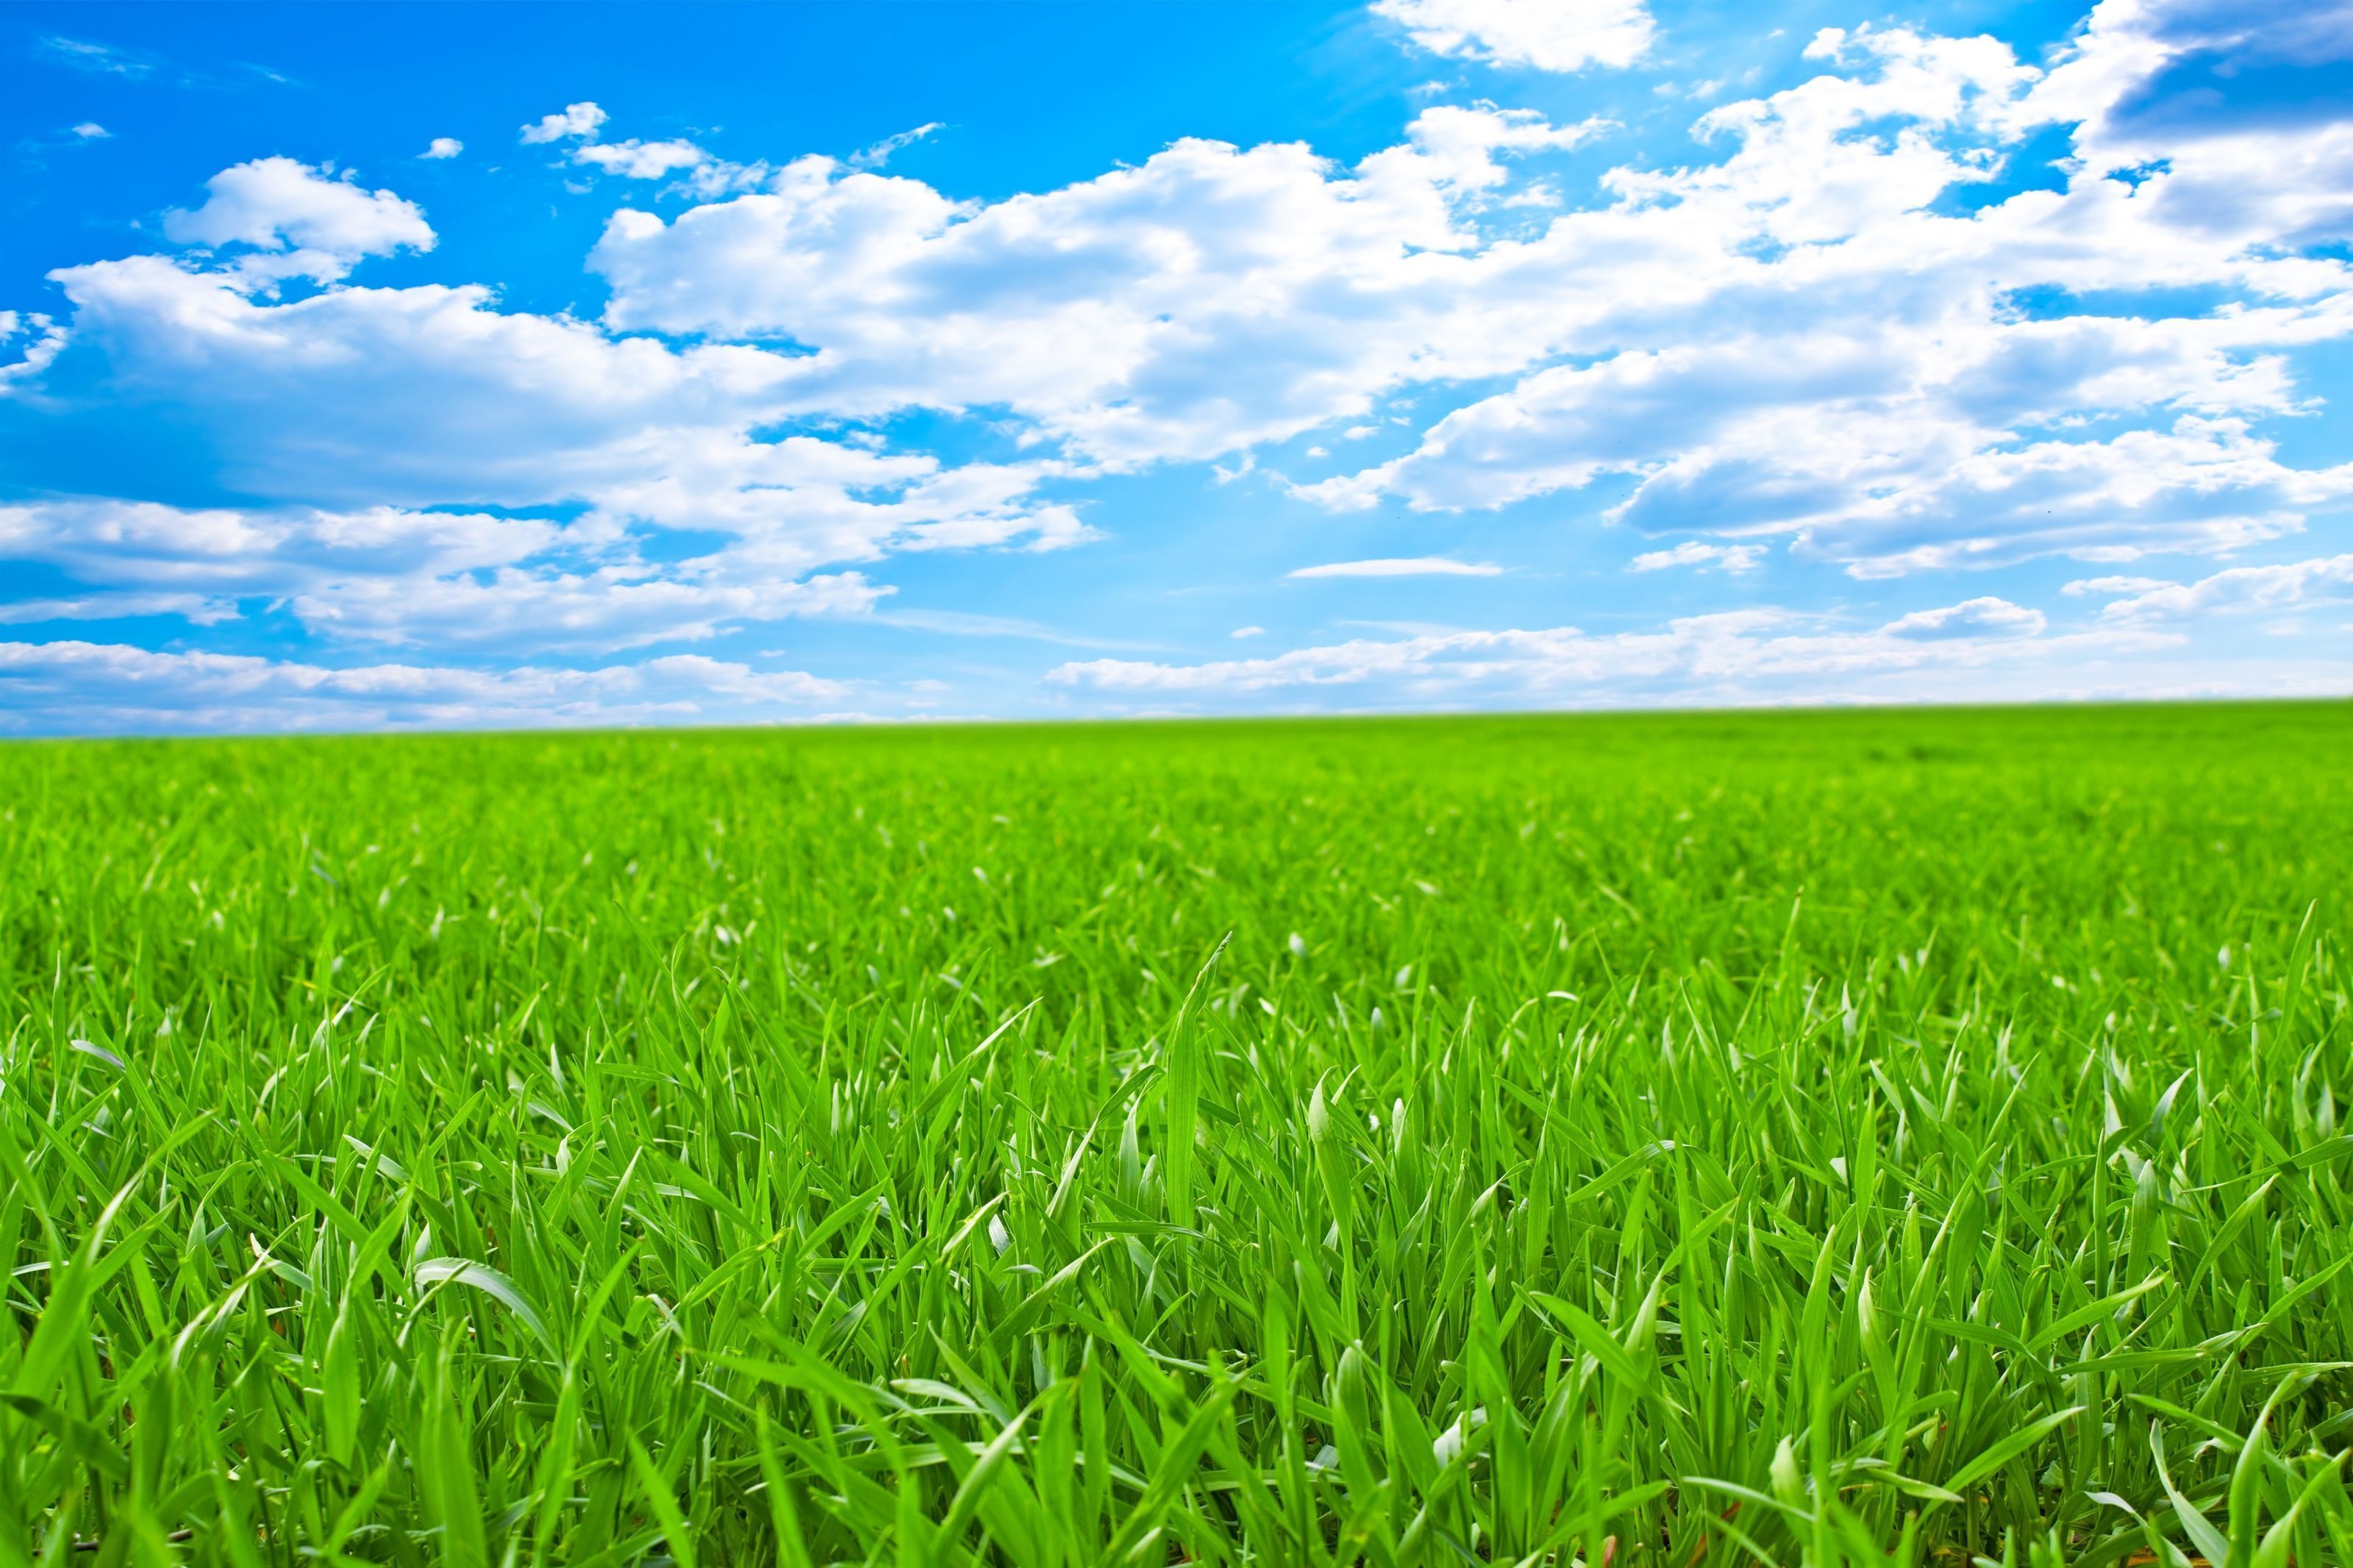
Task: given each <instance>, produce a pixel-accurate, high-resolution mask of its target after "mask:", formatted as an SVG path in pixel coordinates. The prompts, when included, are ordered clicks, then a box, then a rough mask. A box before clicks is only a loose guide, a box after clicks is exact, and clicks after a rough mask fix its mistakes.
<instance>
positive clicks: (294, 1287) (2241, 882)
mask: <svg viewBox="0 0 2353 1568" xmlns="http://www.w3.org/2000/svg"><path fill="white" fill-rule="evenodd" d="M2348 779H2353V706H2347V705H2342V704H2337V705H2326V706H2323V705H2299V706H2263V707H2221V706H2215V707H2194V708H2193V707H2177V708H2160V707H2145V708H2122V709H2085V710H2060V709H2042V710H2019V711H1995V710H1968V711H1944V712H1908V713H1900V714H1896V713H1804V714H1787V715H1754V716H1750V715H1741V716H1729V715H1694V716H1675V717H1655V718H1592V719H1587V718H1577V719H1557V720H1556V719H1479V720H1460V721H1453V720H1448V721H1382V722H1371V721H1366V722H1341V721H1326V722H1313V723H1295V724H1292V723H1258V724H1231V725H1175V724H1170V725H1132V726H1124V727H1116V728H1112V727H1083V728H1019V729H1014V728H1004V729H942V730H921V731H903V732H896V733H872V732H864V733H797V732H775V731H769V732H756V733H754V732H741V733H736V732H731V733H682V734H668V733H652V734H629V735H609V734H595V735H574V736H563V737H538V736H531V737H519V736H505V737H484V738H432V739H414V738H408V739H381V740H376V739H369V740H319V741H271V742H220V743H122V744H22V743H20V744H13V745H9V746H7V747H5V748H0V809H5V819H0V1011H5V1017H0V1079H5V1081H0V1257H5V1258H7V1259H9V1260H10V1266H11V1267H12V1268H13V1270H14V1272H13V1275H12V1277H11V1278H10V1279H9V1280H8V1281H7V1288H8V1305H9V1315H10V1317H11V1319H12V1321H13V1325H14V1327H13V1331H8V1332H5V1333H0V1389H6V1390H9V1391H12V1392H10V1393H9V1394H6V1395H5V1397H0V1568H11V1565H15V1564H28V1563H35V1562H38V1563H44V1564H52V1563H68V1562H80V1563H97V1564H100V1565H102V1568H117V1565H118V1564H123V1563H141V1564H149V1563H167V1562H173V1561H191V1560H193V1561H202V1562H206V1563H231V1564H237V1565H240V1568H244V1565H250V1564H257V1563H269V1564H283V1565H287V1568H292V1565H294V1564H298V1563H347V1562H351V1561H361V1562H369V1563H403V1564H421V1563H453V1564H463V1565H468V1568H474V1565H484V1568H487V1565H489V1564H503V1565H519V1564H537V1563H573V1564H591V1563H594V1564H608V1563H611V1564H617V1563H640V1562H660V1561H663V1560H668V1561H670V1562H674V1563H680V1564H685V1565H687V1568H694V1565H696V1564H701V1565H702V1568H714V1565H719V1564H737V1563H768V1562H780V1563H792V1564H799V1563H833V1562H844V1561H849V1562H870V1561H871V1562H877V1563H893V1564H906V1565H913V1564H921V1563H967V1562H990V1563H1017V1564H1023V1565H1031V1564H1038V1565H1045V1568H1055V1565H1060V1564H1080V1563H1139V1564H1154V1565H1157V1564H1162V1563H1179V1562H1196V1563H1239V1562H1250V1563H1281V1564H1288V1563H1370V1564H1391V1563H1430V1564H1440V1563H1463V1562H1466V1561H1467V1562H1473V1563H1489V1562H1494V1563H1504V1562H1512V1563H1560V1564H1567V1563H1572V1562H1579V1561H1581V1562H1582V1563H1585V1564H1588V1565H1589V1568H1600V1565H1601V1564H1604V1563H1608V1564H1611V1565H1613V1568H1624V1565H1626V1564H1629V1563H1658V1564H1661V1565H1662V1568H1688V1565H1691V1564H1695V1563H1715V1562H1723V1563H1734V1562H1743V1561H1764V1562H1768V1563H1796V1562H1799V1561H1800V1560H1805V1561H1810V1562H1813V1563H1823V1564H1828V1563H1834V1562H1846V1563H1889V1562H1904V1563H1932V1562H1933V1563H1953V1564H1960V1563H1966V1562H1967V1561H1968V1557H1969V1556H1970V1555H1971V1554H1979V1555H1983V1556H1985V1557H1988V1558H1990V1559H1993V1560H1995V1561H1997V1562H2001V1563H2018V1564H2021V1565H2023V1564H2028V1563H2032V1564H2036V1565H2042V1564H2056V1563H2062V1562H2064V1563H2081V1564H2098V1563H2148V1562H2164V1563H2179V1562H2180V1561H2182V1560H2183V1558H2184V1557H2185V1556H2186V1557H2188V1558H2198V1559H2204V1560H2206V1561H2209V1562H2212V1563H2222V1562H2224V1561H2226V1560H2227V1561H2228V1562H2229V1563H2232V1564H2253V1563H2270V1564H2284V1563H2290V1562H2293V1563H2297V1564H2313V1563H2324V1562H2334V1563H2346V1562H2348V1561H2353V1501H2349V1500H2348V1494H2347V1490H2346V1484H2345V1481H2344V1479H2343V1478H2342V1475H2341V1471H2340V1468H2339V1467H2338V1464H2337V1461H2339V1460H2341V1459H2342V1458H2343V1456H2344V1454H2345V1452H2346V1450H2347V1446H2348V1442H2353V1272H2347V1270H2348V1265H2353V1164H2348V1156H2353V1136H2348V1134H2347V1133H2346V1132H2344V1131H2340V1130H2339V1121H2340V1119H2341V1114H2342V1113H2341V1112H2340V1110H2339V1103H2340V1102H2339V1099H2338V1094H2339V1091H2340V1089H2342V1090H2347V1091H2353V1071H2348V1068H2353V1047H2348V1018H2347V993H2348V979H2353V976H2348V963H2347V957H2346V954H2345V952H2343V948H2344V945H2345V942H2346V938H2347V935H2348V909H2347V903H2346V900H2347V897H2348V891H2353V792H2348V782H2347V781H2348ZM1229 935H1230V941H1229V942H1228V943H1227V945H1226V946H1225V948H1224V951H1223V953H1222V956H1220V957H1218V958H1217V959H1216V960H1215V961H1214V963H1213V962H1212V961H1211V955H1212V954H1213V953H1215V952H1217V951H1218V949H1219V943H1220V942H1221V941H1225V940H1226V939H1227V938H1228V937H1229ZM1188 994H1189V995H1190V998H1191V1000H1190V1002H1189V1005H1188V1002H1187V997H1188ZM78 1545H79V1546H80V1547H83V1548H86V1549H89V1550H88V1551H86V1552H85V1553H84V1554H82V1555H79V1556H76V1555H73V1554H72V1553H73V1552H74V1551H75V1549H76V1547H77V1546H78Z"/></svg>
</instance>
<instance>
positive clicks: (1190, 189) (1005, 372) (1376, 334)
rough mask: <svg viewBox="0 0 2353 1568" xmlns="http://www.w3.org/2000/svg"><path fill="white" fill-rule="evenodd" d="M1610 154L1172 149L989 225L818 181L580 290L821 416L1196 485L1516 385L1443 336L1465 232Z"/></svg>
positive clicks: (612, 261) (809, 162) (695, 231)
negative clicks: (905, 427)
mask: <svg viewBox="0 0 2353 1568" xmlns="http://www.w3.org/2000/svg"><path fill="white" fill-rule="evenodd" d="M1598 129H1599V128H1598V127H1593V126H1575V127H1555V126H1552V125H1549V124H1547V123H1546V122H1544V121H1542V120H1541V119H1539V118H1538V117H1535V116H1533V115H1529V114H1525V113H1520V112H1512V111H1505V110H1497V109H1493V108H1479V109H1461V108H1454V107H1440V108H1434V109H1431V110H1428V111H1426V112H1424V113H1423V114H1421V115H1420V116H1419V117H1418V118H1417V119H1416V120H1415V121H1414V122H1413V124H1412V125H1411V126H1410V127H1409V134H1408V138H1407V140H1406V142H1403V143H1401V144H1400V145H1398V146H1397V147H1394V148H1390V149H1388V150H1385V151H1383V152H1380V153H1375V154H1373V155H1372V156H1371V157H1368V158H1366V159H1365V160H1364V161H1363V162H1362V163H1359V164H1358V165H1357V166H1356V169H1354V170H1353V171H1345V172H1343V171H1337V170H1335V169H1333V168H1332V167H1331V166H1330V165H1329V164H1327V163H1324V161H1323V160H1321V159H1319V158H1317V157H1316V156H1315V155H1314V153H1312V152H1311V151H1310V150H1309V149H1307V148H1305V147H1303V146H1299V145H1295V144H1269V145H1265V146H1260V147H1255V148H1250V149H1249V150H1247V151H1245V150H1241V149H1238V148H1235V147H1231V146H1228V145H1226V144H1223V143H1220V142H1200V141H1184V142H1177V143H1176V144H1175V145H1174V146H1172V147H1170V148H1168V149H1167V150H1166V151H1165V152H1163V153H1158V154H1157V155H1155V156H1154V157H1153V158H1151V159H1149V160H1148V161H1146V162H1145V163H1143V164H1142V165H1140V166H1138V167H1135V168H1133V169H1122V170H1117V171H1114V172H1113V173H1111V174H1104V175H1102V176H1100V177H1098V178H1096V179H1093V180H1090V181H1085V182H1082V183H1080V184H1074V185H1068V186H1064V187H1061V188H1060V189H1058V190H1053V191H1049V192H1046V193H1043V194H1040V195H1024V196H1018V197H1015V198H1012V199H1010V200H1008V201H1004V202H1000V203H997V204H994V205H965V204H960V203H957V202H955V201H954V200H951V199H950V198H949V197H947V196H945V195H942V194H941V193H939V192H938V191H935V190H934V189H933V188H932V187H931V186H929V185H926V184H923V183H921V182H919V181H915V180H910V179H904V178H900V177H894V176H886V175H880V174H868V173H862V172H858V171H854V170H850V169H849V168H847V167H846V166H844V165H842V164H840V163H836V162H834V161H833V160H831V159H827V158H818V157H810V158H802V159H799V160H797V161H795V162H794V163H790V164H788V165H786V167H785V168H783V169H782V170H780V171H778V172H777V173H776V174H775V175H774V177H773V179H772V181H771V184H770V187H769V188H768V189H766V190H764V191H760V192H756V193H754V194H751V195H741V196H737V197H735V198H733V200H729V201H724V202H719V203H714V204H711V205H702V206H697V207H693V208H691V209H690V210H688V211H687V212H685V213H682V214H681V215H680V216H679V217H678V218H677V219H676V220H675V221H673V222H664V221H663V220H662V219H661V218H660V217H659V216H656V215H654V214H652V213H648V212H641V211H635V210H624V211H622V212H619V213H617V214H616V215H615V216H614V217H613V219H612V221H611V223H610V224H609V225H608V226H607V229H606V232H605V235H604V237H603V238H602V240H600V241H599V243H598V245H597V247H596V251H595V253H594V255H593V257H592V258H591V266H592V267H593V268H595V269H596V270H597V271H598V272H601V273H602V274H603V275H604V276H605V277H606V279H607V280H608V282H609V283H610V284H611V286H612V298H611V302H610V303H609V304H608V306H607V310H606V321H607V325H608V326H610V327H612V328H615V329H617V330H621V331H637V330H643V329H648V328H650V329H654V330H657V331H668V332H678V333H689V332H694V333H706V334H711V335H714V336H721V337H731V338H737V339H751V340H761V339H772V338H781V339H790V340H792V341H794V342H801V343H806V344H808V345H811V346H812V347H814V348H816V349H817V350H818V351H819V352H818V354H817V355H816V356H815V358H814V362H813V363H812V364H811V365H810V366H809V374H810V379H809V383H808V385H807V397H808V398H809V400H810V401H811V403H812V404H813V405H823V406H826V407H828V408H831V409H834V410H837V411H841V412H857V413H877V412H882V411H886V410H890V409H894V408H901V407H906V406H910V405H922V406H931V407H973V406H986V405H1005V406H1008V407H1009V408H1011V409H1012V410H1014V411H1015V412H1016V413H1018V415H1020V416H1022V417H1024V418H1025V419H1028V420H1029V421H1032V422H1033V423H1034V424H1035V426H1037V428H1038V430H1039V433H1040V434H1042V435H1044V436H1046V437H1050V438H1053V439H1058V440H1060V441H1064V442H1067V443H1068V444H1070V445H1071V447H1073V448H1075V449H1077V450H1078V451H1080V452H1082V453H1084V454H1085V455H1087V456H1089V457H1091V458H1095V459H1097V460H1101V461H1105V462H1112V463H1120V464H1133V463H1141V462H1148V461H1154V460H1159V459H1166V458H1208V457H1214V456H1217V455H1219V454H1221V453H1225V452H1229V451H1232V450H1234V449H1236V448H1238V447H1245V446H1249V445H1251V444H1254V443H1256V442H1259V441H1264V440H1273V439H1280V438H1282V437H1287V436H1290V435H1293V434H1296V433H1297V432H1299V431H1302V430H1305V429H1308V428H1312V427H1313V426H1316V425H1319V424H1323V423H1324V422H1327V421H1330V420H1334V419H1341V418H1345V419H1360V418H1361V417H1362V416H1365V415H1367V414H1369V413H1371V412H1372V408H1373V402H1374V398H1375V395H1376V394H1377V393H1378V392H1379V391H1381V390H1382V389H1384V388H1386V387H1388V386H1392V385H1396V384H1402V383H1403V382H1405V381H1406V380H1409V379H1422V378H1427V377H1430V376H1438V375H1453V374H1464V375H1469V374H1495V373H1497V372H1499V371H1504V370H1509V369H1511V368H1514V367H1515V366H1517V365H1519V364H1522V363H1525V358H1526V354H1527V353H1528V344H1527V342H1525V341H1522V342H1514V343H1513V344H1512V345H1510V346H1509V347H1508V348H1502V349H1500V352H1499V347H1498V345H1496V344H1494V343H1493V342H1490V341H1489V339H1490V338H1491V337H1492V336H1493V334H1492V333H1488V332H1484V331H1466V332H1461V333H1458V332H1456V331H1453V330H1452V326H1453V324H1454V315H1453V313H1454V312H1458V311H1459V310H1461V308H1462V307H1463V305H1464V303H1465V300H1466V298H1467V296H1466V293H1465V290H1466V289H1470V288H1472V286H1474V285H1475V284H1476V282H1477V281H1478V275H1477V272H1476V268H1475V266H1474V265H1473V263H1472V257H1473V256H1474V255H1475V254H1476V253H1477V252H1479V250H1480V249H1481V247H1482V240H1481V237H1480V236H1479V234H1478V233H1477V232H1476V230H1475V229H1474V228H1473V227H1472V218H1473V215H1474V213H1475V211H1476V210H1477V209H1478V208H1479V206H1480V204H1482V202H1483V201H1485V199H1486V198H1487V196H1488V195H1490V194H1491V193H1492V192H1493V190H1494V189H1495V187H1496V186H1497V184H1499V182H1501V181H1503V180H1504V178H1505V176H1506V174H1507V170H1508V168H1509V165H1508V164H1507V163H1505V162H1504V160H1507V159H1510V158H1514V157H1521V156H1525V155H1528V154H1531V153H1543V152H1546V151H1554V150H1558V149H1560V148H1562V147H1565V146H1567V145H1569V144H1571V143H1573V142H1577V141H1579V140H1582V139H1584V138H1586V137H1588V136H1590V135H1592V134H1594V133H1595V132H1596V131H1597V130H1598ZM1449 345H1459V346H1455V347H1450V346H1449ZM1245 364H1246V365H1248V366H1249V367H1250V368H1249V372H1248V374H1236V372H1235V367H1236V366H1238V365H1245Z"/></svg>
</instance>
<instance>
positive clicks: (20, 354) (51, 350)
mask: <svg viewBox="0 0 2353 1568" xmlns="http://www.w3.org/2000/svg"><path fill="white" fill-rule="evenodd" d="M19 338H22V339H23V340H25V342H24V347H22V348H21V349H15V350H14V352H15V353H16V358H15V359H13V360H6V361H0V397H6V396H9V395H11V393H12V391H14V390H16V389H21V388H24V387H28V386H31V385H32V384H34V383H35V382H36V381H37V380H38V379H39V377H40V375H41V373H42V372H44V371H46V370H47V369H48V368H49V366H50V365H51V364H52V363H55V362H56V360H57V357H58V355H59V354H60V353H64V352H65V346H66V330H65V328H64V327H63V326H61V325H59V324H58V322H56V321H52V320H50V319H49V318H48V317H47V316H46V315H44V314H42V313H41V312H40V311H38V310H0V350H8V349H11V348H12V346H13V345H14V344H15V343H16V340H18V339H19Z"/></svg>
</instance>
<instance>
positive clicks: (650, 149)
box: [428, 102, 765, 195]
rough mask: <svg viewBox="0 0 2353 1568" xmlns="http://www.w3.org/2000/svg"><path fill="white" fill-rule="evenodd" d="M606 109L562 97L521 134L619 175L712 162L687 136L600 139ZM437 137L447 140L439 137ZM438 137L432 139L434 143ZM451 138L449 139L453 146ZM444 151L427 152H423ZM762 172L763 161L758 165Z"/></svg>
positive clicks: (716, 184) (723, 185)
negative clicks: (565, 146)
mask: <svg viewBox="0 0 2353 1568" xmlns="http://www.w3.org/2000/svg"><path fill="white" fill-rule="evenodd" d="M606 119H607V115H606V113H605V111H604V110H602V109H600V108H598V107H597V106H596V104H595V103H590V102H583V103H568V104H565V106H564V112H563V113H561V114H546V115H542V116H541V117H540V118H539V119H538V120H537V121H534V122H533V123H532V124H529V125H526V126H524V127H523V128H522V140H523V141H524V142H526V143H529V144H533V145H538V144H542V143H545V142H572V143H574V145H573V148H572V150H571V153H570V154H569V156H570V158H571V160H572V162H573V163H578V164H581V165H583V166H585V167H587V168H594V169H601V170H603V171H604V172H605V173H606V174H617V175H619V176H620V177H621V178H623V179H625V180H659V179H660V178H661V177H662V176H663V175H665V174H676V173H679V172H680V171H681V170H694V169H702V168H704V167H706V166H707V165H712V164H714V163H716V160H714V159H713V158H712V155H711V154H710V153H708V152H706V151H705V150H703V149H702V148H701V147H698V146H696V145H695V144H694V143H693V142H686V141H679V140H672V141H666V142H647V141H642V140H640V139H639V138H638V137H635V136H632V137H630V138H629V139H628V141H626V142H607V141H605V140H603V136H604V127H605V121H606ZM443 140H447V138H444V139H443ZM440 144H441V143H440V142H435V143H434V145H435V146H437V147H438V146H439V145H440ZM456 145H457V144H456V143H455V142H452V143H451V146H452V147H453V148H454V147H455V146H456ZM434 155H438V156H447V155H448V154H428V156H434ZM744 173H745V171H742V170H737V169H733V168H732V167H731V168H728V169H726V170H724V171H723V172H721V173H720V174H719V175H718V176H717V177H716V178H715V179H712V180H708V181H706V182H705V183H704V185H703V194H705V195H717V194H719V193H720V192H723V191H725V190H728V189H731V188H733V186H734V184H735V183H736V178H737V176H739V175H741V174H744ZM759 173H761V174H765V165H763V166H762V168H761V170H760V171H759Z"/></svg>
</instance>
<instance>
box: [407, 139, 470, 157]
mask: <svg viewBox="0 0 2353 1568" xmlns="http://www.w3.org/2000/svg"><path fill="white" fill-rule="evenodd" d="M465 150H466V144H465V143H464V142H460V141H459V140H458V139H457V138H456V137H455V136H436V137H435V138H433V140H432V141H431V142H427V143H426V146H425V151H424V152H422V153H418V154H417V156H418V157H420V158H454V157H456V156H457V155H458V154H459V153H462V152H464V151H465Z"/></svg>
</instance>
